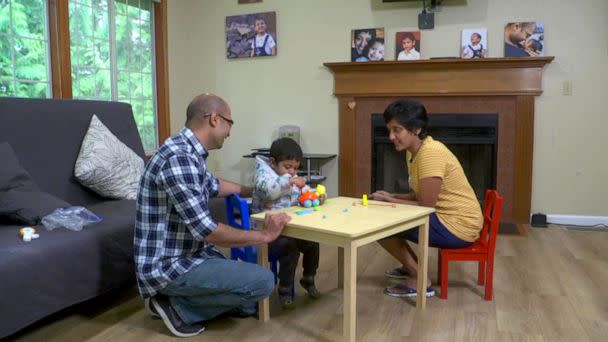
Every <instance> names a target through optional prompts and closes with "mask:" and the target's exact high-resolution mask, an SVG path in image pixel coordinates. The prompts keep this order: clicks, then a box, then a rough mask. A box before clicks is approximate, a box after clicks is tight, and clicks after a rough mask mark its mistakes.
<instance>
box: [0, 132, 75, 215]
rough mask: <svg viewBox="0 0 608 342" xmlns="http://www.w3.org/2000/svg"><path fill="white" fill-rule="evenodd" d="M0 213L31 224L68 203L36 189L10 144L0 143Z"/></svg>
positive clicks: (67, 205)
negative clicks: (0, 165)
mask: <svg viewBox="0 0 608 342" xmlns="http://www.w3.org/2000/svg"><path fill="white" fill-rule="evenodd" d="M0 160H2V161H3V163H2V168H0V216H3V217H5V218H8V220H9V221H12V222H15V223H23V224H26V225H35V224H38V223H39V222H40V220H41V219H42V217H44V216H45V215H47V214H49V213H51V212H52V211H53V210H55V209H57V208H63V207H69V206H70V204H69V203H67V202H65V201H63V200H61V199H59V198H57V197H55V196H53V195H51V194H49V193H46V192H44V191H40V189H38V186H37V185H36V184H35V183H34V181H33V180H32V178H31V177H30V175H29V174H28V173H27V171H25V170H24V169H23V167H21V165H20V164H19V161H18V160H17V157H16V156H15V153H14V152H13V149H12V147H11V146H10V145H9V144H8V143H1V144H0Z"/></svg>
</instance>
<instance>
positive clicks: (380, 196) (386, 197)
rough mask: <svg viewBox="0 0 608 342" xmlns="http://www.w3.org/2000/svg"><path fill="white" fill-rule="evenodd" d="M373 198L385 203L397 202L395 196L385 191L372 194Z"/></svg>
mask: <svg viewBox="0 0 608 342" xmlns="http://www.w3.org/2000/svg"><path fill="white" fill-rule="evenodd" d="M371 198H372V199H375V200H377V201H385V202H393V201H394V200H395V196H393V195H392V194H391V193H389V192H386V191H384V190H380V191H376V192H374V193H373V194H371Z"/></svg>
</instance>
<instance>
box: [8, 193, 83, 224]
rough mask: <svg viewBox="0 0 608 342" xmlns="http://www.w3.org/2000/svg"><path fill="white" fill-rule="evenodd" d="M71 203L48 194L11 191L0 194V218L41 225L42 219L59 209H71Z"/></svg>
mask: <svg viewBox="0 0 608 342" xmlns="http://www.w3.org/2000/svg"><path fill="white" fill-rule="evenodd" d="M70 206H71V205H70V203H68V202H66V201H64V200H61V199H59V198H57V197H55V196H53V195H51V194H49V193H47V192H44V191H40V190H34V191H22V190H21V189H18V188H17V189H10V190H8V191H3V192H0V216H6V217H8V219H9V220H10V221H13V222H15V223H23V224H26V225H29V226H32V225H36V224H39V223H40V220H42V218H43V217H44V216H46V215H48V214H50V213H52V212H53V210H55V209H57V208H66V207H70Z"/></svg>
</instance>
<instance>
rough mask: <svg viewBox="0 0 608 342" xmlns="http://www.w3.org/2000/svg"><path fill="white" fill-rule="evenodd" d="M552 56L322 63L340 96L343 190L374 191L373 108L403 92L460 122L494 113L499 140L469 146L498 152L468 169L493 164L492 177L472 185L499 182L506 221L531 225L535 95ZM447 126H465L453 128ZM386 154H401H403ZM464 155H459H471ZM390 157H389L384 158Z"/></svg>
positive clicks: (382, 106) (483, 152) (400, 183)
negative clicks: (489, 161) (330, 74)
mask: <svg viewBox="0 0 608 342" xmlns="http://www.w3.org/2000/svg"><path fill="white" fill-rule="evenodd" d="M552 60H553V57H530V58H484V59H475V60H473V59H469V60H461V59H433V60H418V61H384V62H368V63H325V66H326V67H328V68H329V69H330V70H331V71H332V72H333V73H334V80H335V88H334V94H335V95H336V96H337V97H338V113H339V121H338V123H339V125H338V126H339V129H340V132H339V136H340V138H339V145H340V146H339V147H340V154H339V190H338V191H339V194H340V195H342V196H353V197H360V196H361V195H363V194H368V193H370V192H371V191H372V190H373V189H374V187H375V186H376V185H373V183H372V179H373V178H374V177H377V176H378V171H372V166H373V165H374V160H373V158H374V157H373V155H372V154H373V150H374V148H373V146H374V145H373V143H370V139H371V137H372V129H373V128H372V116H373V115H372V114H373V113H382V112H383V111H384V109H385V108H386V107H387V106H388V104H390V103H391V102H393V101H394V100H396V99H398V98H402V97H409V98H412V99H415V100H418V101H420V102H421V103H422V104H424V106H425V107H426V109H427V112H429V113H435V114H431V117H433V116H435V115H443V114H448V115H451V116H455V117H458V118H460V119H459V120H460V121H467V120H469V119H467V118H470V117H471V116H475V117H479V118H483V117H486V116H493V117H495V120H496V126H495V129H494V130H495V136H494V138H493V139H494V143H489V142H488V143H483V144H481V145H487V146H485V147H479V148H480V149H481V150H480V151H468V152H466V151H465V152H466V153H474V154H478V153H480V154H481V155H482V156H484V157H483V158H482V159H486V157H485V156H486V155H487V154H489V153H490V152H489V151H490V150H491V149H493V153H491V154H492V156H491V157H490V156H488V157H487V159H492V158H494V160H493V161H492V162H491V164H492V165H491V166H488V163H487V160H486V162H484V166H483V167H480V166H476V165H475V164H473V165H472V166H471V167H470V168H472V169H483V170H485V171H487V170H488V169H493V171H492V172H490V173H491V175H490V176H492V177H490V180H488V176H487V175H482V176H479V181H474V183H479V184H480V185H477V187H479V188H480V187H485V186H489V185H495V187H496V189H497V190H498V191H499V192H500V193H501V195H502V196H503V197H504V198H505V202H504V204H503V214H502V221H503V222H507V223H518V224H521V223H528V222H529V220H530V203H531V192H532V151H533V142H534V98H535V96H538V95H540V94H541V93H542V89H541V84H542V82H541V76H542V70H543V68H544V66H545V65H546V64H547V63H550V62H551V61H552ZM471 129H473V130H476V129H477V128H476V127H474V126H473V127H469V128H468V129H467V130H469V131H470V130H471ZM446 130H447V131H454V130H456V131H459V130H460V131H464V130H461V129H458V128H454V127H452V128H449V127H448V128H446ZM435 134H437V133H431V135H435ZM440 135H441V134H440ZM434 137H435V136H434ZM438 140H441V139H438ZM488 140H491V139H488ZM385 145H386V144H385ZM448 145H450V147H451V148H455V149H458V148H461V147H462V148H464V149H465V150H470V149H475V147H471V146H464V147H463V146H460V147H459V146H456V145H475V144H471V143H468V144H455V143H450V142H448ZM385 147H386V146H385ZM385 149H386V148H385ZM465 152H463V153H465ZM376 153H378V151H376ZM383 153H384V152H383ZM459 153H461V152H459V151H456V152H455V154H457V155H458V154H459ZM385 158H394V159H396V160H399V157H398V156H397V157H395V156H392V157H391V156H390V155H389V156H388V157H385ZM459 158H460V159H461V161H462V160H463V159H464V160H465V161H466V159H467V157H462V156H459ZM477 158H478V157H475V158H474V159H477ZM376 162H377V160H376ZM385 162H388V161H387V160H386V159H385ZM373 172H375V175H373V174H372V173H373ZM469 172H470V171H469ZM383 177H385V178H386V177H388V176H386V175H383ZM391 182H392V183H393V184H395V186H398V187H404V186H407V182H404V181H403V180H401V181H391ZM481 184H483V185H481ZM479 191H480V190H479V189H476V192H479ZM477 195H478V196H479V193H477Z"/></svg>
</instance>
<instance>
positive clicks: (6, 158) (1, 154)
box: [0, 142, 36, 191]
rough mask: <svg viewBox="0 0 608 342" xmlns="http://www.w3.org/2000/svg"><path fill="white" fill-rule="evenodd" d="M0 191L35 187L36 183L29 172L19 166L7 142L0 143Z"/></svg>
mask: <svg viewBox="0 0 608 342" xmlns="http://www.w3.org/2000/svg"><path fill="white" fill-rule="evenodd" d="M0 160H1V161H2V167H0V191H6V190H8V189H12V188H16V187H21V188H24V189H35V188H36V184H34V181H33V180H32V178H31V177H30V175H29V173H27V171H25V170H24V169H23V167H21V164H20V163H19V160H17V156H15V151H13V148H12V147H11V145H10V144H9V143H7V142H3V143H0Z"/></svg>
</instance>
